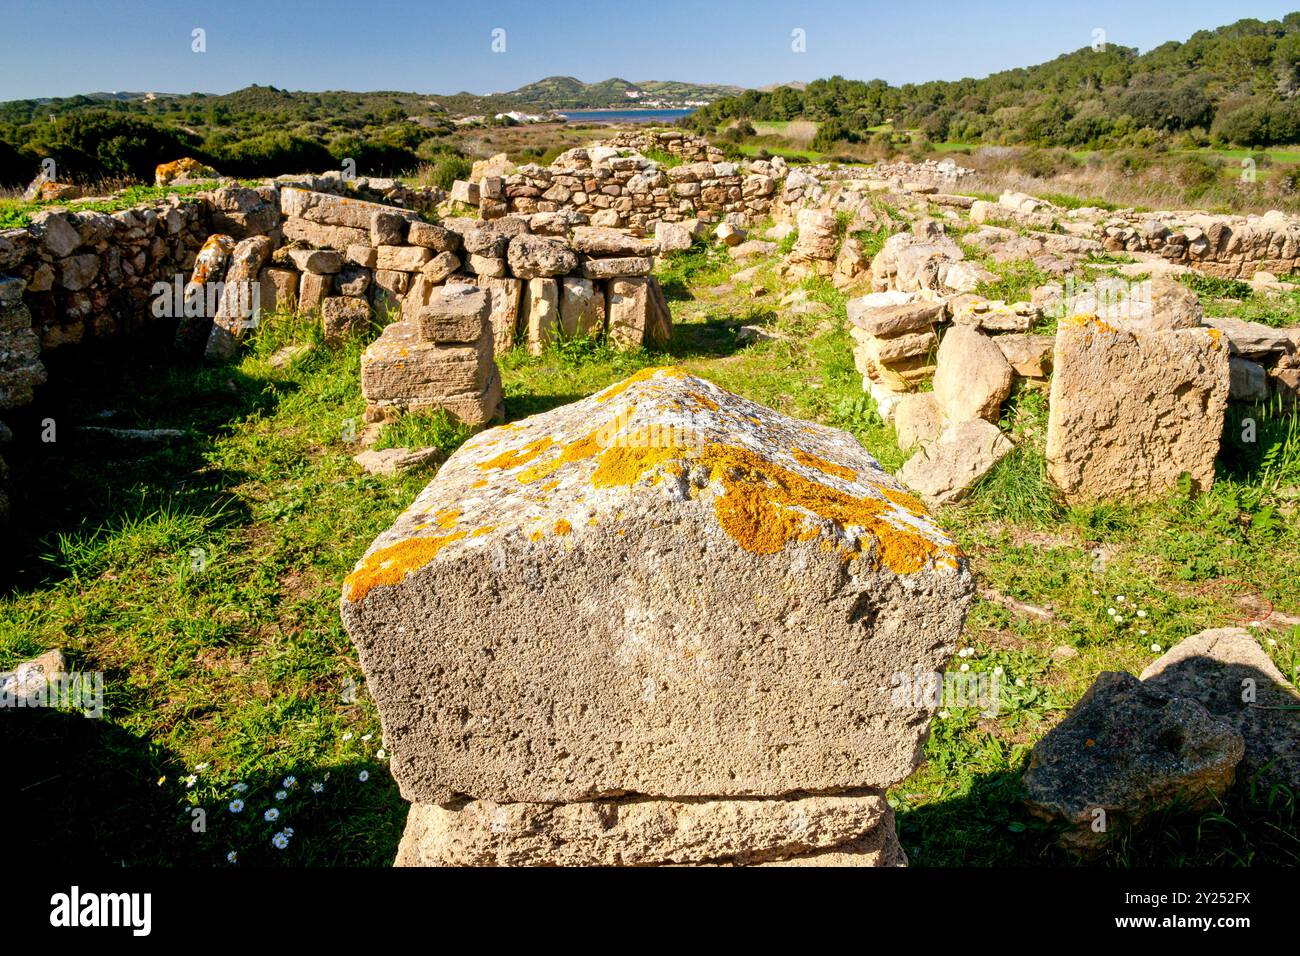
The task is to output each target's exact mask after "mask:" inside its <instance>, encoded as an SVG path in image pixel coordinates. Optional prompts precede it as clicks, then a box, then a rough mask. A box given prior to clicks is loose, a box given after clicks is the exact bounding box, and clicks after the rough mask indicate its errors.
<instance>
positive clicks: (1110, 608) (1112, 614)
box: [1106, 607, 1115, 617]
mask: <svg viewBox="0 0 1300 956" xmlns="http://www.w3.org/2000/svg"><path fill="white" fill-rule="evenodd" d="M1106 613H1107V614H1109V615H1110V616H1111V617H1114V616H1115V609H1114V608H1113V607H1108V608H1106Z"/></svg>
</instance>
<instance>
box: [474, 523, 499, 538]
mask: <svg viewBox="0 0 1300 956" xmlns="http://www.w3.org/2000/svg"><path fill="white" fill-rule="evenodd" d="M496 529H497V526H496V525H494V524H485V525H484V526H483V527H481V528H476V529H474V531H473V532H472V533H471V534H470V537H471V538H481V537H483V535H485V534H491V533H492V532H493V531H495V530H496Z"/></svg>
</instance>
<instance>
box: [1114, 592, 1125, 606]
mask: <svg viewBox="0 0 1300 956" xmlns="http://www.w3.org/2000/svg"><path fill="white" fill-rule="evenodd" d="M1115 600H1116V601H1118V602H1119V603H1120V604H1123V603H1124V595H1122V594H1116V595H1115Z"/></svg>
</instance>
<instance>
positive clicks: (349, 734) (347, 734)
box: [343, 730, 352, 740]
mask: <svg viewBox="0 0 1300 956" xmlns="http://www.w3.org/2000/svg"><path fill="white" fill-rule="evenodd" d="M343 739H344V740H351V739H352V731H350V730H349V731H348V732H347V733H346V734H344V735H343Z"/></svg>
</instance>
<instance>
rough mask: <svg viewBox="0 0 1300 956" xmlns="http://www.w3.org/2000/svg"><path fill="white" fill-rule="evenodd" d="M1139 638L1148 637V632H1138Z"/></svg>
mask: <svg viewBox="0 0 1300 956" xmlns="http://www.w3.org/2000/svg"><path fill="white" fill-rule="evenodd" d="M1138 636H1139V637H1146V636H1147V632H1146V631H1138Z"/></svg>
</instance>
